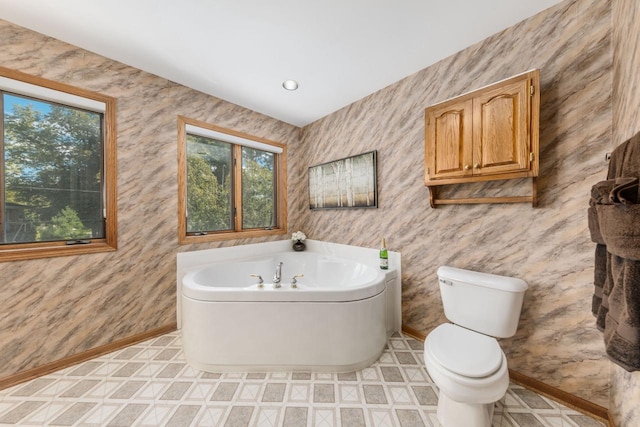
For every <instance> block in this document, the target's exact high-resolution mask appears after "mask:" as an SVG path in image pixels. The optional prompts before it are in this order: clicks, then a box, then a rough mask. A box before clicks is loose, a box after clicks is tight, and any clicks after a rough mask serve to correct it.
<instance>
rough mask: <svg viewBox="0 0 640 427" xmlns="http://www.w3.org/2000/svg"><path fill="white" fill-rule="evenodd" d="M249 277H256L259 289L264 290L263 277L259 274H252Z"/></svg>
mask: <svg viewBox="0 0 640 427" xmlns="http://www.w3.org/2000/svg"><path fill="white" fill-rule="evenodd" d="M249 277H255V278H256V279H258V287H259V288H262V287H263V286H264V285H263V283H264V280H262V276H261V275H259V274H250V275H249Z"/></svg>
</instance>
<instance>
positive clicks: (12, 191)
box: [0, 93, 105, 244]
mask: <svg viewBox="0 0 640 427" xmlns="http://www.w3.org/2000/svg"><path fill="white" fill-rule="evenodd" d="M2 105H3V108H2V113H3V135H2V137H3V138H2V152H3V156H2V159H3V164H2V166H3V168H2V172H3V174H4V188H3V189H2V190H3V191H1V192H0V193H1V194H2V195H3V197H4V198H3V200H1V201H0V202H2V206H3V212H2V214H3V215H2V218H3V219H4V220H3V224H2V229H1V230H0V244H9V243H23V242H39V241H56V240H72V239H73V240H75V239H89V238H104V236H105V225H104V219H103V214H102V211H103V199H102V184H103V182H102V181H103V170H102V164H103V162H102V150H103V141H102V138H103V132H102V119H103V117H102V114H99V113H94V112H89V111H84V110H80V109H76V108H72V107H66V106H62V105H58V104H54V103H49V102H46V101H39V100H35V99H32V98H28V97H22V96H17V95H12V94H8V93H2Z"/></svg>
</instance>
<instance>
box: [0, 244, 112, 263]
mask: <svg viewBox="0 0 640 427" xmlns="http://www.w3.org/2000/svg"><path fill="white" fill-rule="evenodd" d="M115 250H116V246H115V245H110V244H108V243H107V242H106V241H105V240H96V241H92V242H91V243H87V244H82V245H65V243H64V242H55V243H25V244H23V245H20V247H17V248H16V247H15V245H14V246H12V247H8V248H7V247H5V248H2V247H0V262H5V261H25V260H30V259H39V258H53V257H59V256H71V255H83V254H92V253H99V252H112V251H115Z"/></svg>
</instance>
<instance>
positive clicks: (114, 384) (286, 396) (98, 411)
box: [0, 332, 604, 427]
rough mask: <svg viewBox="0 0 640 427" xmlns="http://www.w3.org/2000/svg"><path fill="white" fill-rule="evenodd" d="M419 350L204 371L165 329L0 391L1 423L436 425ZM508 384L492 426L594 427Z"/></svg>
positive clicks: (406, 347)
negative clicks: (292, 368) (339, 361)
mask: <svg viewBox="0 0 640 427" xmlns="http://www.w3.org/2000/svg"><path fill="white" fill-rule="evenodd" d="M422 346H423V344H422V343H421V342H419V341H416V340H414V339H412V338H409V337H407V336H402V335H399V334H397V335H395V336H394V337H392V338H391V339H390V340H389V342H388V344H387V348H386V349H385V351H384V353H383V354H382V355H381V356H380V359H379V360H378V361H377V362H376V363H375V364H373V365H372V366H370V367H368V368H365V369H362V370H360V371H357V372H348V373H338V374H335V373H333V374H332V373H310V372H265V373H210V372H200V371H197V370H195V369H193V368H191V367H190V366H189V365H188V364H187V363H186V361H185V359H184V355H183V353H182V346H181V340H180V333H179V332H173V333H170V334H167V335H163V336H161V337H158V338H154V339H151V340H149V341H145V342H143V343H139V344H136V345H133V346H131V347H128V348H125V349H122V350H119V351H116V352H113V353H110V354H107V355H104V356H101V357H98V358H96V359H93V360H91V361H87V362H85V363H82V364H80V365H76V366H72V367H69V368H67V369H64V370H61V371H58V372H56V373H53V374H50V375H47V376H44V377H41V378H38V379H35V380H32V381H30V382H27V383H24V384H19V385H17V386H14V387H12V388H8V389H5V390H1V391H0V425H1V426H12V425H20V426H38V427H39V426H86V427H95V426H109V427H119V426H126V427H129V426H140V427H145V426H172V427H186V426H202V427H206V426H224V427H248V426H256V427H275V426H283V427H298V426H300V427H331V426H348V427H360V426H367V427H368V426H371V427H384V426H397V427H414V426H428V427H440V424H439V423H438V421H437V418H436V405H437V401H438V389H437V387H436V386H435V385H434V384H433V383H432V382H431V379H430V378H429V375H428V374H427V371H426V369H425V367H424V363H423V358H422V351H423V349H422ZM603 426H604V424H601V423H600V422H598V421H596V420H594V419H592V418H590V417H588V416H586V415H583V414H581V413H579V412H576V411H573V410H571V409H568V408H566V407H564V406H562V405H560V404H558V403H556V402H554V401H553V400H549V399H547V398H545V397H542V396H539V395H538V394H536V393H534V392H532V391H530V390H527V389H524V388H522V387H520V386H517V385H513V384H512V385H511V386H510V388H509V390H508V392H507V394H506V396H505V397H504V398H503V399H502V400H501V401H500V402H498V403H497V404H496V409H495V416H494V427H603Z"/></svg>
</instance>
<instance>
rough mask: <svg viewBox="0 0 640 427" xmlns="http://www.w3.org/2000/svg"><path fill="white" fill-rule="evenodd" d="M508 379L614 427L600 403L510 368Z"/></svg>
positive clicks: (419, 335) (415, 334)
mask: <svg viewBox="0 0 640 427" xmlns="http://www.w3.org/2000/svg"><path fill="white" fill-rule="evenodd" d="M402 332H403V333H405V334H406V335H409V336H411V337H413V338H415V339H417V340H420V341H424V340H425V339H426V337H427V336H426V334H424V333H422V332H420V331H418V330H416V329H413V328H412V327H410V326H407V325H402ZM509 379H510V380H511V381H512V382H514V383H516V384H519V385H521V386H523V387H525V388H527V389H529V390H532V391H535V392H536V393H538V394H541V395H543V396H546V397H548V398H550V399H553V400H555V401H557V402H560V403H562V404H563V405H565V406H567V407H569V408H572V409H575V410H577V411H580V412H582V413H584V414H586V415H589V416H591V417H594V418H597V419H598V420H600V421H602V422H604V423H605V424H608V425H609V427H615V426H614V423H613V419H612V417H611V414H610V413H609V411H608V410H607V408H603V407H602V406H600V405H596V404H595V403H593V402H589V401H588V400H585V399H583V398H581V397H578V396H574V395H573V394H571V393H568V392H566V391H564V390H560V389H559V388H556V387H553V386H550V385H548V384H545V383H543V382H542V381H539V380H536V379H535V378H531V377H529V376H527V375H524V374H521V373H519V372H517V371H514V370H512V369H509Z"/></svg>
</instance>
